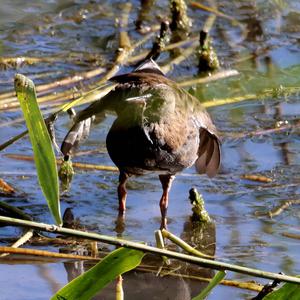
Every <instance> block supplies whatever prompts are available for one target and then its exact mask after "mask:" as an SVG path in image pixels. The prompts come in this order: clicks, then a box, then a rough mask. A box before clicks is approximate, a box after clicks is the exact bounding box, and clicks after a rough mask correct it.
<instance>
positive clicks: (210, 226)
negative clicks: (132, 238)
mask: <svg viewBox="0 0 300 300" xmlns="http://www.w3.org/2000/svg"><path fill="white" fill-rule="evenodd" d="M116 225H117V227H118V226H119V227H118V229H120V232H119V234H121V233H122V232H123V230H124V225H125V223H124V219H123V218H120V217H118V218H117V222H116ZM181 238H182V239H183V240H184V241H185V242H187V243H189V244H190V245H191V246H192V247H194V248H196V249H197V250H199V251H201V252H203V253H205V254H208V255H214V254H215V245H216V235H215V225H214V223H213V222H209V223H206V224H203V223H200V222H193V221H192V217H189V218H188V219H187V221H186V222H185V224H184V228H183V232H182V234H181ZM174 247H175V245H173V248H172V250H176V251H178V252H181V251H182V250H181V249H180V248H176V249H174ZM176 247H177V246H176ZM76 251H77V252H76V253H74V251H73V252H72V254H80V255H84V254H85V255H86V253H83V252H85V251H86V250H82V249H81V250H76ZM78 251H79V252H78ZM145 265H146V266H151V268H149V267H148V268H147V267H144V266H145ZM162 265H163V262H162V260H161V258H160V257H157V256H154V255H150V254H147V255H146V256H145V258H144V259H143V262H142V264H141V268H142V269H141V270H134V271H131V272H128V273H126V274H124V275H123V290H124V294H125V297H126V298H127V299H131V300H135V299H143V300H147V299H149V300H150V299H151V300H155V299H160V300H167V299H174V300H177V299H178V300H185V299H187V300H189V299H191V298H192V297H194V296H196V295H197V294H199V293H200V292H201V290H202V289H204V288H205V286H206V285H207V283H206V282H202V281H199V280H195V279H189V278H188V276H189V275H192V276H197V277H205V278H212V277H213V275H214V271H213V270H211V269H207V268H202V267H199V266H196V265H191V264H188V263H185V262H181V261H176V260H172V261H171V265H170V266H169V267H168V269H163V270H162V271H161V272H160V273H159V272H158V271H159V269H160V267H161V266H162ZM64 266H65V269H66V272H67V275H68V281H71V280H73V279H74V278H76V277H77V276H79V275H80V274H82V273H83V272H84V271H87V270H88V269H89V268H90V267H92V264H91V262H90V261H89V262H82V261H81V262H80V261H79V262H65V263H64ZM170 270H172V271H170ZM167 274H168V275H167ZM181 274H184V276H182V275H181ZM115 297H116V281H114V282H112V283H110V284H109V285H108V286H106V287H105V288H104V289H103V290H102V291H101V292H100V293H99V295H97V296H95V297H94V298H93V299H95V300H102V299H103V300H104V299H105V300H110V299H115Z"/></svg>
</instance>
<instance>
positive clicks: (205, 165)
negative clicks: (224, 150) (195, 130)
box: [195, 128, 221, 177]
mask: <svg viewBox="0 0 300 300" xmlns="http://www.w3.org/2000/svg"><path fill="white" fill-rule="evenodd" d="M220 159H221V149H220V141H219V139H218V137H217V136H216V135H214V134H212V133H210V132H209V131H208V130H206V129H204V128H201V129H200V143H199V149H198V159H197V160H196V162H195V167H196V170H197V172H198V173H206V174H207V175H208V176H209V177H213V176H215V175H216V174H217V172H218V170H219V167H220Z"/></svg>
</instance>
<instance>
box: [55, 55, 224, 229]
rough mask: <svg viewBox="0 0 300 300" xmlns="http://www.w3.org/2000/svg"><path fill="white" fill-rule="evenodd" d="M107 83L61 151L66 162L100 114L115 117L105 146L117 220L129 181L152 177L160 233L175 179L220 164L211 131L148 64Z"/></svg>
mask: <svg viewBox="0 0 300 300" xmlns="http://www.w3.org/2000/svg"><path fill="white" fill-rule="evenodd" d="M110 81H112V82H113V83H115V87H114V88H113V89H112V90H111V91H110V92H109V93H108V94H107V95H105V96H104V97H103V98H101V99H99V100H96V101H95V102H93V103H92V104H90V105H89V106H88V107H87V108H85V109H84V110H82V111H81V112H79V113H78V114H77V116H76V117H75V118H74V125H73V126H72V127H71V129H70V131H69V132H68V133H67V135H66V137H65V139H64V141H63V143H62V145H61V151H62V153H63V155H64V156H65V157H67V158H69V157H70V156H71V155H72V154H73V152H74V148H75V147H76V146H77V145H78V144H79V142H80V139H81V137H82V135H84V136H86V135H87V134H86V132H85V134H83V133H82V129H83V128H86V124H87V123H90V122H91V120H92V119H93V118H95V117H96V118H97V116H99V117H101V116H103V114H104V113H105V112H106V111H112V112H115V113H116V119H115V120H114V122H113V124H112V126H111V128H110V130H109V132H108V134H107V137H106V147H107V151H108V154H109V156H110V158H111V160H112V161H113V162H114V164H115V165H116V166H117V167H118V169H119V184H118V187H117V194H118V200H119V216H124V215H125V210H126V198H127V190H126V182H127V180H128V179H129V177H131V176H140V175H143V174H146V173H149V172H151V173H152V172H153V173H157V174H158V175H159V176H158V177H159V180H160V182H161V185H162V191H163V192H162V196H161V198H160V202H159V206H160V211H161V224H160V228H161V229H162V228H166V227H167V208H168V203H169V191H170V189H171V185H172V182H173V180H174V178H175V175H176V174H177V173H178V172H181V171H182V170H184V169H185V168H188V167H191V166H192V165H195V168H196V171H197V172H198V173H199V174H202V173H206V174H207V175H208V176H209V177H213V176H215V175H216V174H217V172H218V169H219V166H220V159H221V142H220V138H219V136H218V132H217V128H216V126H215V125H214V123H213V121H212V119H211V118H210V116H209V114H208V113H207V111H206V110H205V108H204V107H203V106H202V105H201V103H200V101H199V100H198V99H197V98H195V97H194V96H192V95H191V94H189V93H188V92H187V91H186V90H184V89H182V88H180V87H179V86H178V84H177V83H176V82H175V81H172V80H171V79H169V78H167V77H166V75H165V74H164V73H163V72H162V70H161V69H160V67H159V66H158V64H157V63H156V62H155V61H154V60H152V59H148V60H146V61H145V62H144V63H142V64H141V65H140V66H138V67H137V68H136V69H135V70H133V71H132V72H130V73H126V74H122V75H117V76H114V77H112V78H111V79H110Z"/></svg>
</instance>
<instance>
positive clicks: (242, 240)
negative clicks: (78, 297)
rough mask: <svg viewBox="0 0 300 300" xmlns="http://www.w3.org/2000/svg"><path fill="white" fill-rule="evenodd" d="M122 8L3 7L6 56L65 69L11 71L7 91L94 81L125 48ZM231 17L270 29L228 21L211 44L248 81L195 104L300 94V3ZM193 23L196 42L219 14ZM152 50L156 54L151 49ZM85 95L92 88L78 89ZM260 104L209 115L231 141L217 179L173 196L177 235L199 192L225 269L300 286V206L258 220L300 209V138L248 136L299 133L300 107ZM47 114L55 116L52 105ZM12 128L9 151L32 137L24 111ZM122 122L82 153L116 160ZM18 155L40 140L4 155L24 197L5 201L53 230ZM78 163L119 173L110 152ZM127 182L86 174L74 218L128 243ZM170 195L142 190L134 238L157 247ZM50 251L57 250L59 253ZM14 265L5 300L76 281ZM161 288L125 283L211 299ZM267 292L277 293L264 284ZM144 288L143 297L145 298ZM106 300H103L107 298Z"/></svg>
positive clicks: (59, 267)
mask: <svg viewBox="0 0 300 300" xmlns="http://www.w3.org/2000/svg"><path fill="white" fill-rule="evenodd" d="M122 3H123V2H122V1H105V2H103V1H90V2H88V1H83V0H82V1H71V0H70V1H56V0H48V1H43V2H41V1H27V2H26V4H25V2H24V1H6V0H5V1H1V10H0V55H1V56H4V57H18V56H30V57H50V58H55V62H51V63H49V62H41V63H38V64H33V65H21V66H18V67H17V71H16V68H15V67H8V68H7V69H3V70H1V71H0V91H1V92H5V91H10V90H12V86H13V83H12V81H13V77H14V74H15V73H16V72H20V73H23V74H26V75H27V76H29V77H30V78H32V79H33V80H34V82H35V83H36V84H42V83H46V82H51V81H54V80H55V79H57V78H62V77H64V76H68V75H73V74H75V73H76V72H84V71H86V70H90V69H92V68H95V67H96V65H97V64H98V63H100V64H101V65H103V66H104V67H107V66H108V65H109V64H110V63H111V61H112V60H113V58H114V51H115V50H116V48H117V47H118V44H117V42H116V41H117V36H118V35H117V30H116V20H115V19H116V18H119V17H120V12H121V9H122ZM167 6H168V4H167V2H166V1H160V2H159V3H158V4H156V9H155V10H152V11H150V12H149V19H150V21H149V24H154V23H155V20H157V18H159V17H158V16H159V15H161V14H163V13H167V9H166V7H167ZM138 8H139V2H138V1H135V2H133V8H132V11H131V13H130V16H129V28H128V31H129V33H130V36H131V38H132V40H139V39H141V38H142V36H141V35H140V34H139V33H137V32H136V31H135V30H134V25H133V22H134V20H136V18H137V14H138ZM219 9H220V10H221V11H223V12H225V13H226V14H228V15H230V16H233V17H234V18H236V19H237V20H239V21H240V22H241V24H242V28H247V26H248V28H249V29H253V28H254V29H255V28H258V29H257V30H256V31H255V30H254V29H253V30H250V31H249V32H250V33H248V34H247V31H245V30H241V27H239V26H235V25H234V24H231V22H230V21H228V20H226V19H223V18H217V21H216V23H215V26H214V27H213V29H212V30H211V35H212V37H213V40H214V45H215V47H216V49H217V51H218V54H219V58H220V61H221V65H222V67H223V68H232V69H237V70H238V71H239V72H240V75H239V76H238V77H234V78H230V79H227V80H222V81H219V82H217V83H210V84H208V85H205V86H193V87H191V88H190V92H192V93H194V94H196V95H197V96H198V97H199V98H202V99H205V100H211V99H220V98H227V97H235V96H241V95H247V94H253V93H254V94H255V93H260V92H262V91H263V90H264V89H266V88H278V87H279V85H283V86H299V83H300V64H299V61H300V51H299V50H300V49H299V48H300V34H299V32H300V26H299V24H300V23H299V21H300V4H299V2H298V1H296V0H295V1H286V2H280V1H268V2H266V1H256V2H253V1H235V2H234V3H232V2H231V1H221V2H219ZM188 13H189V15H190V16H191V17H193V29H194V31H195V32H196V31H197V30H198V29H199V28H201V27H202V26H203V24H204V21H205V20H206V18H207V16H208V14H207V13H205V12H202V11H200V10H194V9H189V11H188ZM247 24H248V25H247ZM251 32H252V33H251ZM253 32H254V33H253ZM143 47H144V48H147V49H148V48H149V47H151V40H150V42H149V43H146V44H145V45H143ZM254 52H256V53H258V54H259V53H263V54H261V55H258V57H257V58H256V59H254V60H245V61H241V59H243V58H245V57H246V56H248V55H250V54H253V53H254ZM165 59H167V55H163V56H162V58H161V60H160V61H159V62H160V63H162V64H163V62H164V60H165ZM196 65H197V63H196V58H195V57H194V56H190V57H188V58H187V59H186V60H185V61H184V62H183V63H182V64H181V65H180V66H175V67H174V69H173V70H172V71H171V72H170V73H169V74H168V76H170V77H171V78H174V79H175V80H179V79H180V77H191V76H193V75H195V74H196V68H195V66H196ZM128 68H129V67H126V68H125V69H124V70H128ZM99 78H100V77H99ZM78 88H79V89H81V88H83V87H82V86H80V85H78ZM255 98H256V99H254V100H249V101H244V102H240V103H237V104H230V105H223V106H217V107H213V108H210V109H209V111H210V113H211V115H212V117H213V119H214V120H215V123H216V124H217V126H218V128H219V129H220V131H221V134H222V138H223V146H222V153H223V158H222V168H221V171H220V174H219V175H218V176H217V177H215V178H214V179H209V178H207V177H205V176H198V175H196V174H195V171H194V169H193V168H191V169H189V170H186V171H185V172H184V173H183V174H178V176H177V178H176V180H175V182H174V185H173V187H172V190H171V193H170V206H169V210H168V216H169V230H170V231H171V232H173V233H174V234H176V235H178V236H182V237H186V238H187V237H188V236H189V234H190V232H189V230H188V226H187V224H188V221H189V216H190V215H191V207H190V204H189V201H188V190H189V189H190V188H191V187H193V186H194V187H196V188H197V189H198V190H199V191H200V192H201V193H202V195H203V197H204V199H205V201H206V208H207V210H208V212H209V214H210V215H211V217H212V218H213V219H214V221H215V232H214V231H212V232H213V233H212V232H210V234H213V237H212V238H213V240H214V239H215V241H216V255H217V257H218V258H220V259H222V260H224V261H227V262H231V263H236V264H240V265H244V266H248V267H252V268H259V269H264V270H267V271H272V272H279V271H282V272H285V273H286V274H294V275H295V274H300V263H299V261H300V256H299V240H297V239H292V238H289V237H286V236H285V233H295V234H298V235H299V233H300V223H299V217H300V215H299V206H296V205H295V206H290V207H289V208H288V209H287V210H285V211H283V212H282V213H281V214H280V215H279V216H276V217H274V218H273V219H271V218H269V217H268V216H265V215H258V214H257V212H268V211H270V210H271V209H272V208H274V207H275V206H277V205H280V204H281V203H282V201H284V200H291V199H299V198H300V197H299V193H300V176H299V171H300V155H299V146H300V138H299V132H300V131H299V127H292V129H290V130H287V131H283V132H281V133H269V134H254V135H253V134H252V135H251V136H250V135H248V134H249V133H253V132H257V131H260V130H264V129H268V128H275V127H276V126H278V125H282V124H286V123H287V124H290V125H294V124H296V122H297V121H298V123H299V118H300V101H299V95H297V94H291V95H283V96H280V97H277V98H275V97H267V98H266V99H264V100H261V99H258V97H255ZM1 101H3V100H0V103H1ZM43 107H44V109H46V108H47V105H44V106H43ZM0 116H1V119H0V143H3V142H4V141H6V140H7V139H8V138H9V137H12V136H14V135H16V134H18V133H20V132H21V131H22V130H24V128H25V127H24V124H23V123H22V122H14V120H16V119H18V118H19V117H21V112H20V111H19V110H11V111H1V112H0ZM113 118H114V117H113V116H108V117H107V118H106V120H105V121H104V122H103V123H102V124H99V125H98V126H97V127H95V128H94V130H93V132H92V135H91V137H90V139H89V140H88V142H86V143H85V144H84V145H83V146H82V148H81V150H94V149H98V148H99V147H100V148H101V149H105V136H106V133H107V130H108V129H109V126H110V124H111V123H112V121H113ZM69 126H70V121H69V120H68V118H67V117H66V116H63V117H60V118H59V120H58V122H57V124H56V130H57V138H58V140H59V141H61V139H62V138H63V136H64V134H65V133H66V131H67V129H68V128H69ZM7 154H27V155H31V154H32V152H31V146H30V143H29V141H28V138H24V139H22V140H20V141H19V142H17V143H16V144H14V145H13V146H11V147H9V148H7V149H6V150H5V151H2V152H1V153H0V177H1V178H3V179H5V180H6V181H7V182H9V183H10V184H11V185H13V186H14V187H15V188H16V190H17V196H16V197H1V198H2V199H0V200H1V201H6V202H7V203H9V204H10V205H14V206H18V207H21V208H23V209H24V211H25V212H26V213H28V214H29V215H31V216H33V217H34V219H35V220H37V221H41V222H47V223H51V222H52V220H51V217H50V215H49V213H48V208H47V206H46V205H45V201H44V199H43V196H42V193H41V192H40V190H39V188H38V185H37V178H36V175H35V168H34V165H33V164H32V163H31V162H24V161H18V160H13V159H9V158H7V156H6V155H7ZM74 160H75V159H74ZM76 161H81V162H86V163H94V164H104V165H112V162H111V161H110V159H109V157H108V155H107V153H105V151H104V153H101V151H100V153H96V154H93V155H84V156H80V157H78V158H76ZM244 174H261V175H264V176H268V177H270V178H272V179H273V182H272V183H260V182H252V181H248V180H245V179H241V176H242V175H244ZM117 181H118V176H117V174H116V173H113V172H99V171H92V172H85V171H81V170H77V172H76V176H75V178H74V181H73V185H72V189H71V191H70V192H69V194H68V195H66V196H63V197H62V203H61V206H62V211H64V210H65V208H67V207H71V208H72V209H73V213H74V215H75V216H76V217H77V218H79V219H80V223H81V224H82V225H84V226H85V227H86V228H88V229H89V230H93V231H96V232H100V233H103V234H110V235H116V231H115V219H116V211H117V200H116V184H117ZM160 194H161V187H160V184H159V181H158V179H157V176H156V175H147V176H144V177H141V178H133V179H131V180H130V184H129V195H128V210H127V215H126V228H125V231H124V232H123V237H125V238H128V239H132V240H138V241H146V242H148V243H150V244H154V241H155V238H154V231H155V230H156V229H157V228H158V226H159V217H160V213H159V206H158V201H159V198H160ZM19 233H20V231H19V229H15V228H11V227H2V228H0V237H1V238H8V237H15V236H17V235H18V234H19ZM214 235H215V236H214ZM4 244H5V243H4V242H3V245H4ZM42 248H43V249H50V250H51V249H52V250H53V248H52V247H49V248H47V247H42ZM11 263H12V262H11V261H9V262H8V263H6V261H3V260H2V264H1V265H0V288H1V291H2V292H1V299H20V300H21V299H22V300H24V299H31V300H33V299H49V298H50V296H51V295H52V294H53V293H54V292H55V291H56V290H57V289H58V288H59V287H60V286H62V285H64V284H66V283H67V278H68V277H67V272H66V269H65V266H64V265H63V264H62V263H41V264H35V263H31V262H25V261H22V262H20V263H17V264H16V263H15V264H11ZM79 270H80V266H79ZM201 272H203V271H201ZM147 276H148V277H147ZM149 276H150V275H147V274H146V275H145V274H140V275H135V274H133V275H130V276H128V279H127V283H126V280H125V295H126V293H127V296H128V299H140V297H141V294H138V291H142V293H144V298H146V299H156V298H155V297H156V296H155V295H156V294H155V292H157V291H159V295H160V297H161V298H157V299H167V297H171V298H170V299H176V298H175V296H174V295H173V294H172V293H175V294H176V295H177V297H178V298H177V299H189V298H190V297H191V290H192V294H193V295H194V294H195V292H197V287H198V291H200V290H201V285H200V284H198V285H196V284H195V283H192V284H191V283H187V282H186V281H182V280H181V281H178V280H177V281H176V282H175V281H174V280H173V279H165V281H159V282H160V284H161V286H159V287H158V283H157V282H158V281H157V280H155V278H154V277H153V276H152V277H149ZM227 278H228V279H229V278H230V279H237V280H250V279H253V278H251V277H247V276H244V275H239V274H233V273H229V274H228V275H227ZM259 282H261V283H266V281H264V280H259ZM126 284H128V287H127V292H126ZM132 286H133V287H135V288H132ZM136 286H138V287H139V288H138V289H136ZM153 287H154V288H153ZM174 287H176V289H174ZM111 290H112V289H111ZM109 291H110V289H107V290H106V294H105V296H102V297H104V298H103V299H112V298H111V297H113V296H111V295H110V296H109ZM163 291H165V292H166V291H169V294H168V293H167V292H166V295H168V296H162V295H164V294H162V293H163ZM133 292H136V294H134V293H133ZM112 293H113V291H112ZM251 295H254V294H253V293H252V292H249V291H244V290H240V289H234V288H229V287H224V286H218V287H217V288H216V289H215V290H214V292H213V293H212V294H211V295H210V297H209V299H247V298H249V297H250V296H251ZM99 299H102V298H101V296H99Z"/></svg>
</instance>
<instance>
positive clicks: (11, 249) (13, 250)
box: [0, 246, 99, 261]
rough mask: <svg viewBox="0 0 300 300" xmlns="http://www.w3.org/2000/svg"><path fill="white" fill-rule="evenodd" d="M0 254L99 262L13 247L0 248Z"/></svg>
mask: <svg viewBox="0 0 300 300" xmlns="http://www.w3.org/2000/svg"><path fill="white" fill-rule="evenodd" d="M0 253H10V254H22V255H31V256H40V257H48V258H56V259H76V260H92V261H99V258H95V257H92V256H84V255H77V254H67V253H56V252H51V251H46V250H36V249H27V248H14V247H2V246H1V247H0ZM0 257H1V256H0Z"/></svg>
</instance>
